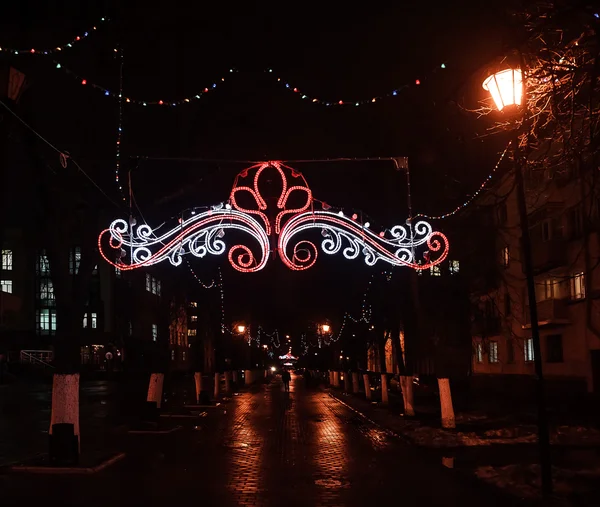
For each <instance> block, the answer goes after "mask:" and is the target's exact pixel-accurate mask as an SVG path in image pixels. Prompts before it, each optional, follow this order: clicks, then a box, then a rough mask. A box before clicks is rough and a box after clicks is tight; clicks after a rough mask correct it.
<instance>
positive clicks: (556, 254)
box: [531, 239, 567, 273]
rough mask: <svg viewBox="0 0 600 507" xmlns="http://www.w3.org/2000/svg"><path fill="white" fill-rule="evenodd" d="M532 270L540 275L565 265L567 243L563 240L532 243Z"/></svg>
mask: <svg viewBox="0 0 600 507" xmlns="http://www.w3.org/2000/svg"><path fill="white" fill-rule="evenodd" d="M531 258H532V261H533V270H534V271H535V272H536V273H541V272H543V271H547V270H549V269H553V268H557V267H559V266H564V265H566V264H567V242H566V241H565V240H563V239H552V240H549V241H539V240H538V241H532V244H531Z"/></svg>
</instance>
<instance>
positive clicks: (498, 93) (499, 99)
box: [483, 69, 523, 111]
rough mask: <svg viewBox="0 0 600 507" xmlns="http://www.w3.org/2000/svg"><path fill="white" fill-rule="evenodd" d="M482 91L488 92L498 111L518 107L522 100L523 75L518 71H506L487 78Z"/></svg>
mask: <svg viewBox="0 0 600 507" xmlns="http://www.w3.org/2000/svg"><path fill="white" fill-rule="evenodd" d="M483 89H484V90H486V91H488V92H490V95H491V96H492V99H493V100H494V104H496V107H497V108H498V111H502V110H503V109H504V108H505V107H507V106H520V105H521V101H522V99H523V75H522V74H521V70H520V69H506V70H502V71H500V72H496V73H495V74H492V75H491V76H488V77H487V78H486V80H485V81H484V82H483Z"/></svg>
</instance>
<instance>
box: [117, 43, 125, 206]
mask: <svg viewBox="0 0 600 507" xmlns="http://www.w3.org/2000/svg"><path fill="white" fill-rule="evenodd" d="M115 53H116V55H115V56H116V57H117V58H118V59H119V112H118V114H119V115H118V120H117V141H116V147H115V148H116V149H115V182H116V183H117V185H118V187H119V191H120V192H121V198H122V199H123V201H124V202H125V201H126V199H125V193H124V192H123V185H122V184H121V182H120V181H119V173H120V170H121V138H122V137H123V64H124V63H125V61H124V59H123V48H122V47H119V48H117V49H115Z"/></svg>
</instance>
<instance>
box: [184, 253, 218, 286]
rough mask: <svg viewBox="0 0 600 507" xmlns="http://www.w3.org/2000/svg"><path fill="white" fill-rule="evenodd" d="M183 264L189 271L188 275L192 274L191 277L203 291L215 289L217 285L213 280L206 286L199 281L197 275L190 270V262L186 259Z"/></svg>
mask: <svg viewBox="0 0 600 507" xmlns="http://www.w3.org/2000/svg"><path fill="white" fill-rule="evenodd" d="M185 262H186V263H187V265H188V268H189V269H190V273H192V276H193V277H194V279H195V280H196V281H197V282H198V284H199V285H200V287H202V288H203V289H214V288H215V287H217V284H216V283H215V281H214V280H211V282H210V283H209V284H208V285H207V284H205V283H204V282H203V281H202V280H200V278H199V277H198V275H197V274H196V273H195V272H194V270H193V269H192V265H191V264H190V261H188V260H187V259H186V260H185Z"/></svg>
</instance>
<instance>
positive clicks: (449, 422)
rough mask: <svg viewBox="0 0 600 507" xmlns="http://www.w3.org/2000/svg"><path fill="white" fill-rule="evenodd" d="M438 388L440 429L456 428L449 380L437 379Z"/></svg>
mask: <svg viewBox="0 0 600 507" xmlns="http://www.w3.org/2000/svg"><path fill="white" fill-rule="evenodd" d="M438 388H439V390H440V408H441V409H442V428H456V419H455V418H454V406H453V404H452V391H451V390H450V379H447V378H438Z"/></svg>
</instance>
